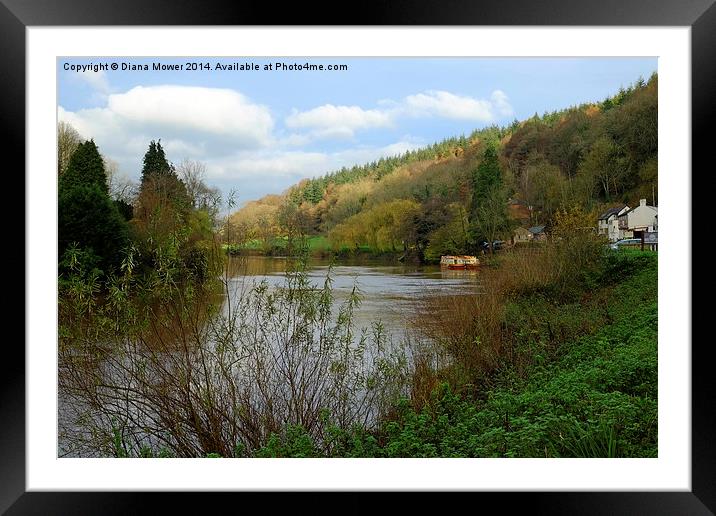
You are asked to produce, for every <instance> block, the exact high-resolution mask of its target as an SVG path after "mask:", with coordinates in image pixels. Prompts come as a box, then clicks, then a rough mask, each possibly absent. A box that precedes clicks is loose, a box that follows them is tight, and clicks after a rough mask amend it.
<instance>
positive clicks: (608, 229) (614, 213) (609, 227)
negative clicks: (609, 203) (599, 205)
mask: <svg viewBox="0 0 716 516" xmlns="http://www.w3.org/2000/svg"><path fill="white" fill-rule="evenodd" d="M627 211H629V206H627V205H626V204H620V205H619V206H615V207H613V208H609V209H608V210H607V211H605V212H604V213H602V214H601V215H600V216H599V220H598V221H597V230H598V231H599V234H600V235H605V236H606V237H607V238H608V239H609V240H610V241H611V242H616V241H617V240H620V239H622V238H624V236H623V235H622V233H621V231H620V230H619V216H620V215H622V214H623V213H626V212H627Z"/></svg>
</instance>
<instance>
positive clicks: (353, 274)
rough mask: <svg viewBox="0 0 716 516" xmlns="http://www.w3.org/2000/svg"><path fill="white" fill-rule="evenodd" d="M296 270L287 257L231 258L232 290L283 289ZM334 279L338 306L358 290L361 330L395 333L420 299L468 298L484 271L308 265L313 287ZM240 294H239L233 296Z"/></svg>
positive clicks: (365, 263)
mask: <svg viewBox="0 0 716 516" xmlns="http://www.w3.org/2000/svg"><path fill="white" fill-rule="evenodd" d="M290 266H291V262H290V261H289V259H287V258H282V257H275V258H273V257H257V256H249V257H232V258H230V261H229V264H228V272H229V276H230V278H231V279H230V283H231V284H233V285H234V286H235V288H234V289H231V288H230V291H232V290H233V291H235V292H240V291H242V290H243V288H245V287H246V286H247V285H251V284H252V283H254V282H255V283H257V284H258V283H259V282H261V281H264V280H265V281H266V283H267V284H268V285H269V286H271V287H274V288H276V287H280V286H281V285H282V284H283V282H284V279H285V273H286V269H287V268H288V267H290ZM329 271H330V276H331V279H332V287H333V294H334V297H335V300H336V305H338V304H340V303H341V302H343V301H345V300H346V299H347V298H348V296H349V295H350V294H351V292H352V291H353V288H354V287H355V288H356V290H357V292H358V294H359V296H360V298H361V304H360V307H359V308H358V310H357V311H356V313H355V323H356V326H357V327H358V328H363V327H365V328H369V327H370V326H371V324H372V323H374V322H377V321H381V322H382V323H383V324H384V325H385V327H386V330H388V331H389V332H390V333H392V334H394V335H395V334H396V332H402V331H404V330H406V329H408V328H409V327H410V326H411V324H410V315H412V314H413V313H414V312H415V304H416V302H419V301H420V299H422V298H425V297H427V296H435V295H465V294H470V293H474V292H476V291H477V289H478V286H479V274H480V272H479V270H449V269H441V268H440V266H435V265H416V264H405V265H403V264H395V263H385V262H380V261H377V260H353V261H341V262H339V263H334V264H332V265H331V263H330V262H329V260H325V259H312V260H311V261H309V263H308V271H307V275H308V278H309V280H310V282H311V284H312V285H313V287H314V288H321V287H323V285H324V282H325V279H326V276H327V275H328V274H329ZM231 295H238V294H235V293H234V294H231Z"/></svg>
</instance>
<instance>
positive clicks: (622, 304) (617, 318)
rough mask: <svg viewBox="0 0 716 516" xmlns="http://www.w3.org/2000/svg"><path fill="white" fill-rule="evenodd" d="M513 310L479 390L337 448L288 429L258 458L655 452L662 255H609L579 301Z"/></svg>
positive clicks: (445, 386)
mask: <svg viewBox="0 0 716 516" xmlns="http://www.w3.org/2000/svg"><path fill="white" fill-rule="evenodd" d="M505 317H506V319H505V324H506V326H507V328H508V330H509V332H510V334H511V342H510V346H511V348H512V350H511V353H510V354H511V356H510V357H509V358H505V359H504V360H502V361H501V363H500V364H499V366H498V368H497V370H496V372H495V374H494V375H491V377H490V378H489V379H486V380H485V381H484V382H483V383H482V385H481V386H480V388H479V389H475V388H474V387H475V386H472V387H473V388H472V389H471V388H470V386H465V385H463V386H462V387H457V388H456V387H455V386H451V385H450V384H449V383H446V382H441V383H439V384H438V385H436V386H435V388H433V389H432V390H431V392H430V395H429V397H428V399H427V400H425V402H424V404H423V406H422V408H421V409H419V410H416V408H415V400H410V399H407V398H405V399H403V400H402V401H400V402H399V403H398V405H397V407H396V409H395V412H394V414H393V417H392V418H391V419H390V420H389V421H386V422H385V423H384V424H383V426H382V427H381V429H380V430H379V431H377V432H367V431H365V430H364V429H354V430H352V431H349V432H346V431H340V430H338V429H336V430H335V436H334V437H333V441H332V443H330V445H329V446H325V445H323V446H320V447H319V446H318V445H317V443H315V442H313V441H312V440H311V439H308V438H307V436H306V435H305V434H304V433H303V432H302V430H301V429H300V428H298V427H291V428H286V429H285V430H284V431H283V432H282V433H281V434H275V435H274V436H272V438H271V439H270V440H269V443H268V444H267V445H266V446H265V447H264V448H262V449H261V450H259V452H258V453H257V456H273V457H275V456H326V455H327V456H336V457H656V456H657V453H658V450H657V430H658V423H657V364H658V360H657V344H658V339H657V329H658V323H657V255H656V253H649V252H639V251H627V252H624V251H621V252H619V253H608V254H607V255H605V257H603V259H602V260H601V262H600V264H599V267H598V268H597V269H596V270H595V271H594V272H593V273H592V274H590V275H588V276H587V277H585V278H584V282H583V283H582V285H581V291H580V292H576V293H575V297H574V298H573V299H571V300H569V301H568V302H565V303H559V302H555V301H554V300H553V299H550V296H549V294H547V293H545V292H531V293H529V294H523V295H520V296H517V297H516V298H514V299H513V300H511V302H510V303H509V306H508V310H507V313H506V314H505Z"/></svg>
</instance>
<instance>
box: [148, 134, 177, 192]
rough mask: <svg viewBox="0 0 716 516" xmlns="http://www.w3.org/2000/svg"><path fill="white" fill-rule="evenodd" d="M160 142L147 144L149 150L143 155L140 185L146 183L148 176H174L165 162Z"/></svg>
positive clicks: (171, 168) (165, 158)
mask: <svg viewBox="0 0 716 516" xmlns="http://www.w3.org/2000/svg"><path fill="white" fill-rule="evenodd" d="M161 142H162V140H161V139H159V140H158V141H156V142H155V141H154V140H152V141H151V142H150V143H149V150H147V153H146V154H145V155H144V161H143V163H144V165H143V167H142V185H144V184H145V183H146V182H147V179H149V177H150V176H152V175H154V174H156V175H160V176H162V175H170V174H174V168H173V167H172V166H171V165H170V164H169V162H168V161H167V157H166V155H165V154H164V149H163V148H162V143H161Z"/></svg>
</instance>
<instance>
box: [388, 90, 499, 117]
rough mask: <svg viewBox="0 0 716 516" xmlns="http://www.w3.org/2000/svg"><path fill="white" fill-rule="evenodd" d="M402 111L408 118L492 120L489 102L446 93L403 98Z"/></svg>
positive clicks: (433, 92) (428, 93)
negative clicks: (431, 117)
mask: <svg viewBox="0 0 716 516" xmlns="http://www.w3.org/2000/svg"><path fill="white" fill-rule="evenodd" d="M402 109H403V110H404V112H405V114H407V115H409V116H434V117H440V118H450V119H457V120H475V121H478V122H490V121H492V120H494V118H495V117H494V113H493V105H492V102H490V101H489V100H483V99H475V98H473V97H465V96H460V95H455V94H454V93H450V92H448V91H434V90H430V91H426V92H423V93H418V94H416V95H409V96H407V97H405V100H404V102H403V106H402Z"/></svg>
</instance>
